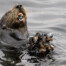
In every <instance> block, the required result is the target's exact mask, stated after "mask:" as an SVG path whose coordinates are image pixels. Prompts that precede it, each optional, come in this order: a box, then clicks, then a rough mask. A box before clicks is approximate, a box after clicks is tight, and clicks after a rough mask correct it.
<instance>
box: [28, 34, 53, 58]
mask: <svg viewBox="0 0 66 66" xmlns="http://www.w3.org/2000/svg"><path fill="white" fill-rule="evenodd" d="M52 41H53V35H52V34H40V33H36V34H35V35H34V37H30V39H29V48H28V52H29V54H30V55H31V56H36V57H41V58H42V57H44V58H45V57H48V58H50V59H52V57H51V55H52V52H53V50H54V45H53V44H51V42H52Z"/></svg>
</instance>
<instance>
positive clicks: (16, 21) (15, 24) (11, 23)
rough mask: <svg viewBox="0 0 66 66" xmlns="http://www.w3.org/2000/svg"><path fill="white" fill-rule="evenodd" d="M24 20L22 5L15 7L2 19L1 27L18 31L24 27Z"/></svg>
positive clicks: (24, 13)
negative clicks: (4, 26)
mask: <svg viewBox="0 0 66 66" xmlns="http://www.w3.org/2000/svg"><path fill="white" fill-rule="evenodd" d="M26 19H27V18H26V12H25V9H24V7H23V6H22V5H16V6H14V7H13V8H12V9H11V10H9V11H8V12H7V13H6V14H5V15H4V16H3V17H2V19H1V25H2V26H3V25H6V26H7V27H9V28H15V29H18V28H21V27H25V26H26V24H27V23H26Z"/></svg>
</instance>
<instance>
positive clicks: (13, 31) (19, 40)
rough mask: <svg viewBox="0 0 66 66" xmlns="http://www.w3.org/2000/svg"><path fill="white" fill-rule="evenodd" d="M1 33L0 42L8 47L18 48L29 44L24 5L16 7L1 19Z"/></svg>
mask: <svg viewBox="0 0 66 66" xmlns="http://www.w3.org/2000/svg"><path fill="white" fill-rule="evenodd" d="M0 33H1V35H0V41H1V42H3V43H2V44H7V46H13V47H17V48H18V47H21V45H22V44H26V43H27V39H28V36H29V34H28V28H27V16H26V11H25V9H24V7H23V6H22V5H15V6H14V7H13V8H12V9H11V10H9V11H8V12H6V13H5V15H4V16H3V17H2V18H1V20H0Z"/></svg>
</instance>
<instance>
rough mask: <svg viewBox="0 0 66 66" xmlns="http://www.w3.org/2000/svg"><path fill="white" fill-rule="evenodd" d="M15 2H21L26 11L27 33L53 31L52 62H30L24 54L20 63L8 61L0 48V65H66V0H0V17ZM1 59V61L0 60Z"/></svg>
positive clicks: (31, 34)
mask: <svg viewBox="0 0 66 66" xmlns="http://www.w3.org/2000/svg"><path fill="white" fill-rule="evenodd" d="M15 4H22V5H23V6H24V7H25V9H26V13H27V25H28V31H29V35H30V36H33V35H34V34H35V33H36V32H40V33H53V35H54V37H53V38H54V42H53V44H54V45H55V46H56V47H55V50H54V52H55V54H54V55H53V56H54V58H55V61H54V62H51V60H50V61H49V60H47V62H43V61H41V62H40V63H30V62H28V61H27V60H26V59H27V58H30V56H29V55H25V56H24V58H22V60H21V62H20V63H16V64H15V63H14V61H12V62H10V61H9V60H10V59H7V60H8V61H6V58H4V57H3V56H4V53H3V52H2V51H1V50H0V58H1V59H4V60H5V61H4V60H0V66H9V65H10V66H66V0H0V18H1V17H2V16H3V15H4V14H5V12H7V11H8V10H9V9H11V8H12V7H13V6H14V5H15ZM2 61H3V62H2Z"/></svg>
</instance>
